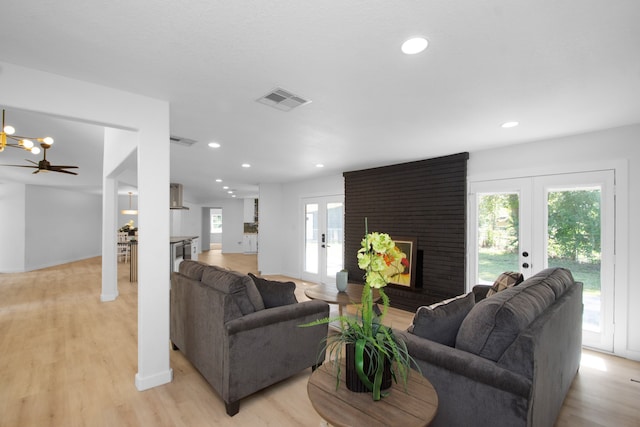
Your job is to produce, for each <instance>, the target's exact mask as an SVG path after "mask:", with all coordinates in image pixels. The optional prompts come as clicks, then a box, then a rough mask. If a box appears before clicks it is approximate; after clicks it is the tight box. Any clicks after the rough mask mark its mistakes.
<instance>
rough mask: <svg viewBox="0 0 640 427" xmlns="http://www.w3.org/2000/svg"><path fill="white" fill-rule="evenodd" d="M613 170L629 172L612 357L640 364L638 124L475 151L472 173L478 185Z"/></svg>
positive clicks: (621, 191) (621, 188)
mask: <svg viewBox="0 0 640 427" xmlns="http://www.w3.org/2000/svg"><path fill="white" fill-rule="evenodd" d="M611 165H624V166H626V167H625V168H623V169H626V170H627V171H628V175H627V176H624V175H622V176H620V174H617V179H618V180H621V179H622V181H621V182H620V181H619V182H617V183H616V209H617V212H616V218H617V221H618V223H617V224H616V227H617V229H616V267H615V276H616V288H615V294H616V296H615V324H616V326H615V328H616V329H615V334H614V352H615V353H616V354H618V355H621V356H623V357H629V358H633V359H636V360H640V310H637V307H640V279H638V277H640V276H639V275H638V274H635V273H636V272H635V271H632V267H631V266H632V265H634V264H635V260H637V259H640V223H638V221H637V218H640V125H634V126H626V127H621V128H616V129H610V130H605V131H600V132H592V133H588V134H582V135H575V136H570V137H564V138H556V139H550V140H546V141H540V142H533V143H528V144H519V145H513V146H510V147H503V148H500V149H494V150H486V151H477V152H472V153H470V157H469V163H468V174H469V180H470V181H474V180H482V179H497V178H511V177H517V176H530V175H539V174H545V173H558V172H562V171H565V172H576V171H580V170H585V169H591V170H596V169H598V168H610V167H611ZM625 219H626V220H627V221H626V222H625ZM634 308H635V309H634Z"/></svg>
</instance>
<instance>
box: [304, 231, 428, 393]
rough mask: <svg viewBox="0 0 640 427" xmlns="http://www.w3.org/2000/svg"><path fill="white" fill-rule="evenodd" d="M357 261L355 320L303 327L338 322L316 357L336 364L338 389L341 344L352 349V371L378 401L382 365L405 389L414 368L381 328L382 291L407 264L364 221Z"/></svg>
mask: <svg viewBox="0 0 640 427" xmlns="http://www.w3.org/2000/svg"><path fill="white" fill-rule="evenodd" d="M357 257H358V267H359V268H360V269H362V270H365V283H364V286H363V289H362V298H361V303H360V305H359V306H358V308H357V314H356V317H352V316H348V315H343V316H338V317H334V318H327V319H321V320H318V321H316V322H313V323H311V324H308V325H304V326H311V325H316V324H322V323H330V322H336V321H339V322H340V325H341V327H340V329H339V331H338V332H337V333H330V334H329V335H328V336H327V338H326V340H325V343H324V346H323V348H322V350H321V352H320V356H319V357H321V358H322V359H324V357H325V355H326V353H327V352H328V355H329V359H330V360H332V361H334V362H335V363H334V367H335V368H336V377H337V381H336V389H337V388H338V386H339V385H340V369H341V365H340V363H339V362H340V359H341V356H342V349H343V344H346V345H354V346H355V369H356V372H357V374H358V377H359V379H360V381H361V382H362V383H363V384H364V385H365V387H366V388H367V389H368V390H369V391H370V392H371V393H372V397H373V400H380V398H381V397H384V395H385V394H384V393H383V392H382V390H381V388H382V378H383V372H384V369H385V363H387V364H388V365H389V367H390V370H391V376H392V378H393V380H395V381H396V382H398V378H400V379H401V380H402V382H403V384H404V385H405V387H406V384H407V377H408V374H409V372H410V368H411V365H412V363H413V365H414V366H415V367H416V368H417V365H416V364H415V362H414V361H413V359H412V358H411V356H410V355H409V353H408V352H407V348H406V345H405V343H404V342H403V341H401V340H398V341H396V339H395V338H394V335H393V331H392V329H391V328H389V327H387V326H385V325H383V324H382V320H383V319H384V317H385V315H386V314H387V311H388V308H389V297H388V296H387V294H386V293H385V292H384V287H385V286H387V284H388V283H389V280H390V278H391V277H392V276H393V275H394V274H398V267H397V266H402V265H403V263H402V260H403V259H405V262H406V255H405V254H404V253H402V252H401V251H400V250H399V249H398V248H397V247H396V245H395V243H394V242H393V240H392V239H391V237H390V236H389V235H388V234H386V233H378V232H372V233H368V232H367V221H366V219H365V236H364V238H363V239H362V242H361V248H360V249H359V250H358V253H357ZM403 268H404V267H403ZM374 289H377V290H378V293H379V295H380V298H381V300H382V306H383V309H382V311H381V312H380V311H379V310H378V309H377V307H376V310H374V301H373V299H374V298H373V290H374ZM365 361H369V364H368V366H365V365H366V363H365ZM385 361H387V362H385ZM347 370H349V366H347Z"/></svg>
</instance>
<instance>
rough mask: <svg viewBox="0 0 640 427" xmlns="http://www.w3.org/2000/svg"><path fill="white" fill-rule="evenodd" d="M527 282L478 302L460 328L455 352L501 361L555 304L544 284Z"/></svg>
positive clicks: (549, 290)
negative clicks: (528, 328) (459, 351)
mask: <svg viewBox="0 0 640 427" xmlns="http://www.w3.org/2000/svg"><path fill="white" fill-rule="evenodd" d="M534 277H535V276H534ZM530 280H531V279H530ZM527 282H528V281H524V282H523V283H522V285H520V286H516V287H511V288H508V289H506V290H504V291H501V292H499V293H497V294H495V295H493V296H492V297H491V298H486V299H484V300H482V301H480V302H478V303H477V304H476V305H475V306H474V307H473V308H472V309H471V311H470V312H469V314H468V315H467V317H465V318H464V320H463V321H462V324H461V325H460V329H459V330H458V335H457V337H456V344H455V346H456V348H458V349H460V350H464V351H468V352H470V353H473V354H477V355H478V356H482V357H484V358H486V359H490V360H493V361H498V359H499V358H500V356H502V353H504V351H505V350H506V349H507V348H508V347H509V346H510V345H511V343H512V342H513V341H514V340H515V338H516V337H517V336H518V334H519V333H520V332H521V331H522V330H523V329H525V328H526V327H527V326H529V324H530V323H531V322H532V321H533V320H535V318H536V317H538V316H539V315H540V313H542V312H543V311H544V310H545V309H546V308H547V307H549V305H551V304H552V303H553V301H555V295H554V293H553V290H552V289H551V288H550V287H549V286H548V285H547V284H546V283H545V282H544V281H541V282H538V281H534V282H532V283H527Z"/></svg>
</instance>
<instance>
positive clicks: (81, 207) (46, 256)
mask: <svg viewBox="0 0 640 427" xmlns="http://www.w3.org/2000/svg"><path fill="white" fill-rule="evenodd" d="M25 207H26V209H25V215H26V224H27V227H26V233H25V239H24V240H25V253H26V257H25V260H26V261H25V270H27V271H31V270H37V269H40V268H45V267H51V266H53V265H59V264H64V263H68V262H72V261H78V260H81V259H85V258H91V257H95V256H99V255H100V253H101V246H102V238H101V235H102V196H100V195H95V194H88V193H82V192H79V191H68V190H62V189H56V188H52V187H44V186H38V185H27V186H26V205H25Z"/></svg>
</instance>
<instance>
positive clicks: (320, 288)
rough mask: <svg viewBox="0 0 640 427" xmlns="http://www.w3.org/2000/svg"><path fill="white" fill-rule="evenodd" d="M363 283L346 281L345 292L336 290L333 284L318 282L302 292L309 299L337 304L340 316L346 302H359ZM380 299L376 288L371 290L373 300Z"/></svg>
mask: <svg viewBox="0 0 640 427" xmlns="http://www.w3.org/2000/svg"><path fill="white" fill-rule="evenodd" d="M363 287H364V286H363V285H359V284H357V283H347V290H346V291H345V292H338V289H336V287H335V286H334V285H326V284H320V285H316V286H312V287H310V288H308V289H305V290H304V294H305V295H306V296H307V297H308V298H311V299H317V300H321V301H325V302H327V303H329V304H337V305H338V314H339V315H340V316H342V311H343V307H344V306H346V305H347V304H360V301H361V300H362V289H363ZM379 299H380V293H379V292H378V290H377V289H374V290H373V301H374V302H376V301H378V300H379Z"/></svg>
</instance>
